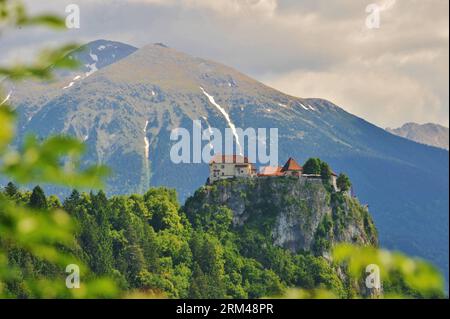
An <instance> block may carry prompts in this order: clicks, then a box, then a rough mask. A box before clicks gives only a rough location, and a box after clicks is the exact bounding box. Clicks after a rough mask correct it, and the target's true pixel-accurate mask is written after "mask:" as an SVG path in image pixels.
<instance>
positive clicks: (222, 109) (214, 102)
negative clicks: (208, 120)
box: [200, 87, 243, 155]
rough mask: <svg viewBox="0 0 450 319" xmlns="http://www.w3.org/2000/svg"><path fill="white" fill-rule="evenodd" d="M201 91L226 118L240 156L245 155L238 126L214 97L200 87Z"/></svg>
mask: <svg viewBox="0 0 450 319" xmlns="http://www.w3.org/2000/svg"><path fill="white" fill-rule="evenodd" d="M200 90H202V92H203V94H204V95H205V96H206V97H207V98H208V100H209V102H210V103H211V104H212V105H214V106H215V107H216V108H217V109H218V110H219V111H220V113H222V115H223V116H224V118H225V120H226V121H227V123H228V126H229V127H230V128H231V131H232V132H233V136H234V138H235V140H236V144H237V146H238V154H239V155H243V152H242V146H241V143H240V141H239V136H238V134H237V131H236V126H235V125H234V124H233V122H232V121H231V118H230V115H229V114H228V113H227V111H225V109H224V108H223V107H221V106H220V105H219V104H217V103H216V101H215V100H214V96H212V95H209V94H208V93H207V92H206V91H205V90H204V89H203V88H202V87H200Z"/></svg>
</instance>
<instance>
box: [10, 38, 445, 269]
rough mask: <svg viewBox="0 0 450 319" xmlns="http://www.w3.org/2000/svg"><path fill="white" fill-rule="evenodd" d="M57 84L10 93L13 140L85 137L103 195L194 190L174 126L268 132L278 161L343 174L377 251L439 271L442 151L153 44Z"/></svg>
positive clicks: (198, 174) (203, 172) (195, 175)
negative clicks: (364, 210) (321, 165)
mask: <svg viewBox="0 0 450 319" xmlns="http://www.w3.org/2000/svg"><path fill="white" fill-rule="evenodd" d="M84 71H85V70H83V72H84ZM317 85H320V83H317ZM65 86H67V81H59V82H58V81H57V82H56V83H51V84H45V83H39V84H33V83H27V84H26V85H24V86H20V87H17V88H16V91H15V92H14V94H13V95H12V97H11V102H12V103H13V104H15V105H16V106H17V113H18V114H19V131H18V136H19V138H18V139H19V140H20V139H22V138H23V137H24V135H25V134H26V133H28V132H33V133H36V134H38V135H39V136H48V135H50V134H55V133H66V134H71V135H74V136H77V137H79V138H80V139H83V140H84V141H85V142H86V145H87V148H88V153H87V156H86V158H85V162H86V163H103V164H107V165H109V166H110V167H111V168H112V169H113V171H114V175H113V176H111V178H110V179H109V180H108V188H107V191H108V193H109V194H122V193H134V192H140V193H143V192H145V191H146V190H147V189H148V187H149V186H157V185H164V186H168V187H173V188H175V189H177V191H178V192H179V194H180V196H181V199H182V200H184V199H185V198H187V197H188V196H190V195H192V194H193V192H194V190H195V189H197V188H198V187H199V186H201V185H203V184H204V182H205V181H206V179H207V177H208V165H206V164H174V163H173V162H172V161H171V159H170V150H171V147H172V146H173V144H174V143H175V142H174V141H171V140H170V134H171V130H172V129H174V128H178V127H182V128H186V129H187V130H188V131H189V132H191V133H192V131H193V129H192V126H193V124H192V121H193V120H199V121H201V124H202V126H203V128H209V127H214V128H218V129H220V130H221V132H223V131H224V129H225V128H227V127H240V128H243V129H246V128H250V127H251V128H278V135H279V145H278V147H279V161H280V162H284V161H285V160H286V159H287V158H289V157H293V158H295V159H296V160H297V161H298V162H299V163H303V162H304V161H305V160H306V159H308V158H309V157H320V158H321V159H323V160H324V161H326V162H328V163H329V164H330V165H331V166H332V168H333V169H334V171H336V172H346V173H347V174H348V175H349V176H350V178H351V180H352V181H353V186H354V191H355V193H356V195H357V196H358V198H359V199H360V201H361V202H362V203H368V204H370V210H371V212H372V214H373V217H374V220H375V224H376V226H377V228H378V231H379V238H380V244H381V245H382V246H384V247H387V248H390V249H399V250H402V251H404V252H405V253H407V254H409V255H415V256H421V257H423V258H426V259H428V260H431V261H432V262H434V263H435V264H436V265H438V266H439V267H440V268H441V269H442V271H443V272H444V273H445V274H446V275H448V247H449V241H448V238H449V236H448V235H449V233H448V217H449V216H448V211H449V203H448V191H449V153H448V151H445V150H441V149H437V148H434V147H430V146H426V145H421V144H418V143H415V142H412V141H409V140H407V139H404V138H401V137H398V136H395V135H392V134H390V133H388V132H386V131H385V130H384V129H381V128H379V127H377V126H375V125H372V124H371V123H369V122H367V121H365V120H363V119H361V118H358V117H356V116H354V115H352V114H349V113H348V112H346V111H344V110H343V109H341V108H340V107H338V106H336V105H335V104H333V103H331V102H330V101H326V100H323V99H316V98H297V97H294V96H289V95H286V94H283V93H282V92H279V91H277V90H275V89H272V88H270V87H268V86H266V85H264V84H262V83H260V82H258V81H256V80H254V79H252V78H250V77H248V76H246V75H244V74H242V73H240V72H238V71H236V70H234V69H232V68H230V67H227V66H224V65H222V64H219V63H216V62H212V61H209V60H205V59H201V58H196V57H192V56H189V55H187V54H184V53H181V52H178V51H176V50H174V49H172V48H167V47H166V46H164V45H161V44H157V45H148V46H146V47H143V48H141V49H139V50H137V51H135V52H134V53H132V54H130V55H128V56H127V57H125V58H123V59H121V60H119V61H117V62H115V63H113V64H110V65H108V66H106V67H104V68H102V69H99V70H98V71H96V72H95V73H93V74H91V75H90V76H88V77H86V78H84V79H83V80H82V81H78V82H77V83H76V84H74V85H73V86H71V87H69V88H67V89H63V87H65ZM41 87H44V88H45V87H47V89H46V90H41V89H39V88H41ZM55 88H57V89H55ZM205 144H206V142H205Z"/></svg>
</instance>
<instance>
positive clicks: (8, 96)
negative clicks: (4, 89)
mask: <svg viewBox="0 0 450 319" xmlns="http://www.w3.org/2000/svg"><path fill="white" fill-rule="evenodd" d="M11 95H12V91H9V93H8V95H7V96H6V97H5V99H4V100H3V101H2V103H0V106H2V105H3V104H5V103H6V102H8V101H9V99H10V98H11Z"/></svg>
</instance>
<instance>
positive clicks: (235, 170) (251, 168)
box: [208, 155, 337, 190]
mask: <svg viewBox="0 0 450 319" xmlns="http://www.w3.org/2000/svg"><path fill="white" fill-rule="evenodd" d="M282 176H291V177H298V178H307V179H321V178H322V177H321V175H320V174H319V175H314V174H313V175H312V174H303V167H301V166H300V165H299V164H298V163H297V161H296V160H295V159H293V158H292V157H290V158H289V159H288V160H287V162H286V163H285V164H284V165H283V166H264V167H262V168H261V169H260V172H259V173H257V169H256V166H255V164H254V163H251V162H250V161H249V159H248V158H247V157H244V156H241V155H216V156H214V157H213V158H212V160H211V161H210V163H209V179H208V182H209V183H214V182H215V181H218V180H222V179H229V178H239V177H241V178H253V177H282ZM336 182H337V175H336V174H335V173H334V172H332V173H331V183H332V185H333V187H334V189H335V190H337V183H336Z"/></svg>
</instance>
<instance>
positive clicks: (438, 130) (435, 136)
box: [386, 123, 449, 150]
mask: <svg viewBox="0 0 450 319" xmlns="http://www.w3.org/2000/svg"><path fill="white" fill-rule="evenodd" d="M386 131H388V132H389V133H392V134H395V135H398V136H401V137H404V138H407V139H409V140H412V141H414V142H417V143H422V144H427V145H431V146H436V147H440V148H443V149H446V150H448V145H449V129H448V127H445V126H442V125H439V124H433V123H427V124H417V123H406V124H404V125H403V126H402V127H399V128H396V129H391V128H387V129H386Z"/></svg>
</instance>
